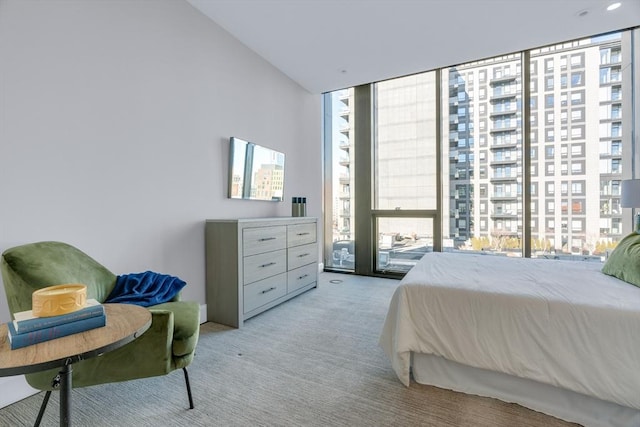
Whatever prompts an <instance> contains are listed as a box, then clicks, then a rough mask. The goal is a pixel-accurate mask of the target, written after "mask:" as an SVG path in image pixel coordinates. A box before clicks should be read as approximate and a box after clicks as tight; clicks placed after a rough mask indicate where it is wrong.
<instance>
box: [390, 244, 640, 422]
mask: <svg viewBox="0 0 640 427" xmlns="http://www.w3.org/2000/svg"><path fill="white" fill-rule="evenodd" d="M601 269H602V264H600V263H595V262H577V261H560V260H543V259H522V258H512V257H502V256H491V255H481V254H464V253H435V252H434V253H428V254H426V255H425V256H424V257H423V258H422V259H421V260H420V261H419V262H418V264H417V265H416V266H415V267H414V268H412V269H411V270H410V271H409V272H408V273H407V275H406V276H405V277H404V278H403V279H402V281H401V282H400V284H399V286H398V288H397V289H396V291H395V293H394V295H393V297H392V299H391V302H390V305H389V310H388V312H387V316H386V319H385V322H384V326H383V330H382V333H381V336H380V345H381V347H382V349H383V350H384V352H385V354H386V355H387V357H388V358H389V359H390V361H391V365H392V367H393V369H394V371H395V373H396V374H397V376H398V378H399V379H400V381H401V382H402V383H403V384H405V385H406V386H409V385H410V377H411V375H413V379H414V380H415V381H416V382H418V383H422V384H430V385H434V386H438V387H442V388H447V389H452V390H456V391H461V392H465V393H470V394H476V395H480V396H488V397H495V398H498V399H500V400H503V401H507V402H513V403H518V404H521V405H523V406H525V407H528V408H531V409H534V410H537V411H540V412H543V413H547V414H550V415H553V416H556V417H558V418H561V419H564V420H567V421H572V422H577V423H580V424H582V425H585V426H607V427H609V426H624V427H628V426H640V339H638V338H639V337H640V288H638V287H636V286H633V285H631V284H629V283H626V282H624V281H622V280H619V279H617V278H615V277H612V276H608V275H605V274H603V273H602V272H601Z"/></svg>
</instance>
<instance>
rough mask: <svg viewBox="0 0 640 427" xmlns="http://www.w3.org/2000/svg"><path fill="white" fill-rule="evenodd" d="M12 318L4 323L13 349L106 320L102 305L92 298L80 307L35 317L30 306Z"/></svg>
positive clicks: (98, 326)
mask: <svg viewBox="0 0 640 427" xmlns="http://www.w3.org/2000/svg"><path fill="white" fill-rule="evenodd" d="M13 319H14V320H13V321H12V322H9V323H8V324H7V327H8V337H9V342H10V344H11V349H12V350H14V349H17V348H22V347H26V346H28V345H32V344H38V343H40V342H43V341H49V340H52V339H55V338H61V337H65V336H67V335H71V334H77V333H79V332H84V331H88V330H89V329H95V328H100V327H102V326H105V325H106V324H107V316H106V314H105V310H104V306H103V305H102V304H100V303H99V302H98V301H96V300H95V299H89V300H87V303H86V305H85V307H84V308H82V309H80V310H76V311H74V312H71V313H67V314H62V315H59V316H51V317H35V316H34V315H33V311H32V310H27V311H21V312H19V313H15V314H14V315H13Z"/></svg>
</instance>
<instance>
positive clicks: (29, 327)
mask: <svg viewBox="0 0 640 427" xmlns="http://www.w3.org/2000/svg"><path fill="white" fill-rule="evenodd" d="M103 315H104V306H103V305H102V304H100V303H99V302H98V301H96V300H95V299H89V300H87V303H86V305H85V307H84V308H81V309H80V310H76V311H74V312H71V313H67V314H61V315H60V316H51V317H35V316H34V315H33V311H32V310H27V311H21V312H19V313H15V314H14V315H13V319H14V320H13V328H14V329H15V331H16V332H15V333H16V335H17V334H24V333H26V332H32V331H37V330H38V329H45V328H51V327H53V326H58V325H62V324H65V323H69V322H74V321H76V320H81V319H87V318H89V317H96V316H103Z"/></svg>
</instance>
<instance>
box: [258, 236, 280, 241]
mask: <svg viewBox="0 0 640 427" xmlns="http://www.w3.org/2000/svg"><path fill="white" fill-rule="evenodd" d="M267 240H276V238H275V237H263V238H262V239H258V242H266V241H267Z"/></svg>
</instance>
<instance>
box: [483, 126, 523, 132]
mask: <svg viewBox="0 0 640 427" xmlns="http://www.w3.org/2000/svg"><path fill="white" fill-rule="evenodd" d="M517 130H518V126H517V125H516V126H504V127H501V128H496V127H492V128H491V129H490V130H489V132H490V133H499V132H515V131H517Z"/></svg>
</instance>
